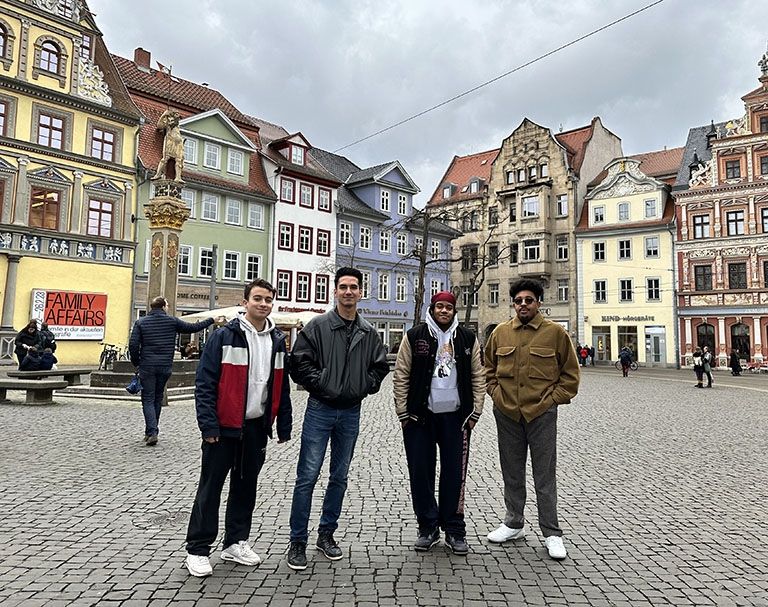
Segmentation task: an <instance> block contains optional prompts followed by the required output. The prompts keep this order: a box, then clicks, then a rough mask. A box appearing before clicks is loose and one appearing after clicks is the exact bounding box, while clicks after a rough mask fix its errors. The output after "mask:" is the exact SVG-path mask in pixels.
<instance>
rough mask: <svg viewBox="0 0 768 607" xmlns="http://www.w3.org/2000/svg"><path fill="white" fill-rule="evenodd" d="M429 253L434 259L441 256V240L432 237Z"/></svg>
mask: <svg viewBox="0 0 768 607" xmlns="http://www.w3.org/2000/svg"><path fill="white" fill-rule="evenodd" d="M429 254H430V257H432V259H437V258H438V257H440V241H439V240H436V239H434V238H433V239H432V242H431V243H430V247H429Z"/></svg>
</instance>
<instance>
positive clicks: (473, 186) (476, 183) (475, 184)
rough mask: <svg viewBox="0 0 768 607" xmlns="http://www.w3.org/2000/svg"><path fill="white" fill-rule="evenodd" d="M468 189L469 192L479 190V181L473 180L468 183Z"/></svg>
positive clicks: (472, 192)
mask: <svg viewBox="0 0 768 607" xmlns="http://www.w3.org/2000/svg"><path fill="white" fill-rule="evenodd" d="M469 191H470V193H471V194H477V193H478V192H479V191H480V182H479V181H477V180H475V181H473V182H471V183H470V184H469Z"/></svg>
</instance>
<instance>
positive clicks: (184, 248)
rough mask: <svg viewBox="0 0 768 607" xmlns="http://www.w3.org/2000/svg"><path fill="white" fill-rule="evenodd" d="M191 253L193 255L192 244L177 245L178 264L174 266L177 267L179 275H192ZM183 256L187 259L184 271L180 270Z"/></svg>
mask: <svg viewBox="0 0 768 607" xmlns="http://www.w3.org/2000/svg"><path fill="white" fill-rule="evenodd" d="M193 255H194V249H193V247H192V245H189V244H182V245H179V259H178V264H177V266H176V267H177V268H178V273H179V276H192V258H193V257H192V256H193ZM184 258H186V260H187V271H186V272H183V271H182V270H181V264H182V259H184Z"/></svg>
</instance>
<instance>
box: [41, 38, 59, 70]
mask: <svg viewBox="0 0 768 607" xmlns="http://www.w3.org/2000/svg"><path fill="white" fill-rule="evenodd" d="M60 64H61V51H60V50H59V47H58V46H56V45H55V44H54V43H53V42H51V41H46V42H43V44H42V45H41V47H40V69H41V70H45V71H46V72H53V73H54V74H58V73H59V65H60Z"/></svg>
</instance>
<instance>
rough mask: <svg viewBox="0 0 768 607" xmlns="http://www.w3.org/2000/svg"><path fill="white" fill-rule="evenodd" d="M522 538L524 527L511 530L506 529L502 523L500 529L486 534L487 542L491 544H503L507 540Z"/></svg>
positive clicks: (509, 528)
mask: <svg viewBox="0 0 768 607" xmlns="http://www.w3.org/2000/svg"><path fill="white" fill-rule="evenodd" d="M524 537H525V527H520V528H518V529H512V528H511V527H507V526H506V525H505V524H504V523H502V524H501V527H499V528H498V529H495V530H493V531H491V532H490V533H489V534H488V541H489V542H493V543H494V544H503V543H504V542H508V541H509V540H519V539H522V538H524Z"/></svg>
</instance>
